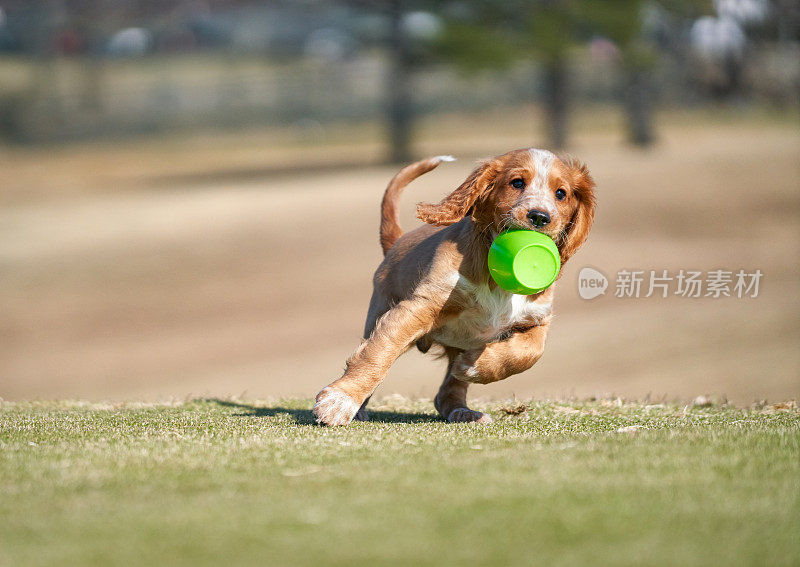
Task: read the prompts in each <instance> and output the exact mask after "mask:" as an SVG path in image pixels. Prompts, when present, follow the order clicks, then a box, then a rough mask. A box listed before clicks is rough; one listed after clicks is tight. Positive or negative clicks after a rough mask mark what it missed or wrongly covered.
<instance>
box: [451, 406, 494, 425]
mask: <svg viewBox="0 0 800 567" xmlns="http://www.w3.org/2000/svg"><path fill="white" fill-rule="evenodd" d="M447 421H449V422H450V423H465V422H473V423H492V416H490V415H489V414H488V413H483V412H479V411H475V410H471V409H469V408H456V409H454V410H453V411H451V412H450V415H448V416H447Z"/></svg>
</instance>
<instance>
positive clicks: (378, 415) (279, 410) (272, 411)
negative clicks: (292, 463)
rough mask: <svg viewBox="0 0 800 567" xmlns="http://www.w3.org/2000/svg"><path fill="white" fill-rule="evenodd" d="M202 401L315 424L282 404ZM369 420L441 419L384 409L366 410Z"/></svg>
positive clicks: (245, 414)
mask: <svg viewBox="0 0 800 567" xmlns="http://www.w3.org/2000/svg"><path fill="white" fill-rule="evenodd" d="M202 401H204V402H208V403H212V404H217V405H220V406H224V407H228V408H237V409H239V410H242V411H241V412H239V413H235V414H233V415H234V416H236V417H277V416H279V415H289V416H290V417H291V418H292V419H294V421H295V423H297V424H298V425H317V420H316V418H315V417H314V414H313V413H312V412H311V410H306V409H296V408H287V407H283V406H274V407H266V408H265V407H259V406H254V405H252V404H246V403H242V402H235V401H233V400H221V399H219V398H205V399H203V400H202ZM367 413H368V414H369V420H370V421H374V422H378V423H430V422H435V421H442V420H441V418H439V417H438V416H434V415H430V414H427V413H407V412H396V411H384V410H375V411H373V410H369V409H368V410H367Z"/></svg>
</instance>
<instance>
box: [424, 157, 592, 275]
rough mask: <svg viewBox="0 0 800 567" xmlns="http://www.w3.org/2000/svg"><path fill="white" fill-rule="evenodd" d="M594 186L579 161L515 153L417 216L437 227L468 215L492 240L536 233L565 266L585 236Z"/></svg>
mask: <svg viewBox="0 0 800 567" xmlns="http://www.w3.org/2000/svg"><path fill="white" fill-rule="evenodd" d="M594 187H595V184H594V181H593V180H592V177H591V175H590V174H589V170H588V169H587V168H586V166H585V165H583V164H582V163H580V162H578V161H577V160H574V159H571V158H564V159H562V158H559V157H557V156H555V155H554V154H552V153H550V152H548V151H546V150H536V149H525V150H515V151H512V152H509V153H507V154H503V155H501V156H498V157H496V158H492V159H490V160H486V161H484V162H483V163H482V164H481V165H480V166H479V167H478V168H476V169H475V171H473V172H472V173H471V174H470V176H469V177H467V179H466V181H464V183H462V184H461V185H460V186H459V187H458V188H457V189H456V190H455V191H453V192H452V193H450V195H448V196H447V197H445V198H444V199H443V200H442V201H441V202H440V203H438V204H430V203H423V204H420V205H419V206H418V207H417V216H418V217H419V218H420V219H422V220H423V221H425V222H427V223H430V224H434V225H439V226H442V225H449V224H453V223H455V222H458V221H460V220H461V219H463V218H464V217H466V216H469V217H471V218H472V220H473V221H474V222H475V223H476V224H477V225H478V228H479V230H481V231H487V232H491V233H493V234H492V236H496V235H497V234H499V233H500V232H502V231H503V230H506V229H511V228H518V229H525V230H536V231H538V232H542V233H544V234H546V235H548V236H549V237H551V238H552V239H553V240H554V241H555V242H556V244H557V245H558V249H559V250H560V252H561V261H562V262H566V261H567V260H568V259H569V257H570V256H572V255H573V254H574V253H575V252H576V251H577V250H578V248H580V247H581V246H582V245H583V243H584V242H585V241H586V238H587V237H588V236H589V229H590V228H591V226H592V221H593V219H594V208H595V197H594Z"/></svg>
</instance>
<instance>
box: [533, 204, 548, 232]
mask: <svg viewBox="0 0 800 567" xmlns="http://www.w3.org/2000/svg"><path fill="white" fill-rule="evenodd" d="M528 219H529V220H530V221H531V224H532V225H533V226H535V227H536V228H541V227H543V226H544V225H546V224H549V223H550V215H548V214H547V213H546V212H544V211H537V210H536V209H533V210H531V211H528Z"/></svg>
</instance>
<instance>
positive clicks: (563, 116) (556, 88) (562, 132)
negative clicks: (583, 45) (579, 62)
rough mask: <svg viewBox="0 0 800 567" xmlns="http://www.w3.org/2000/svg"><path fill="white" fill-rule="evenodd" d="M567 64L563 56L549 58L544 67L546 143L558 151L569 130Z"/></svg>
mask: <svg viewBox="0 0 800 567" xmlns="http://www.w3.org/2000/svg"><path fill="white" fill-rule="evenodd" d="M567 74H568V73H567V62H566V58H565V57H564V56H559V57H554V58H551V59H550V60H549V61H547V63H546V64H545V67H544V110H545V115H546V116H545V120H546V121H547V136H548V143H549V145H550V147H551V148H553V149H556V150H559V149H562V148H564V146H565V145H566V143H567V133H568V129H569V123H568V112H569V100H568V98H567V91H568V85H567V80H568V78H567Z"/></svg>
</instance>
